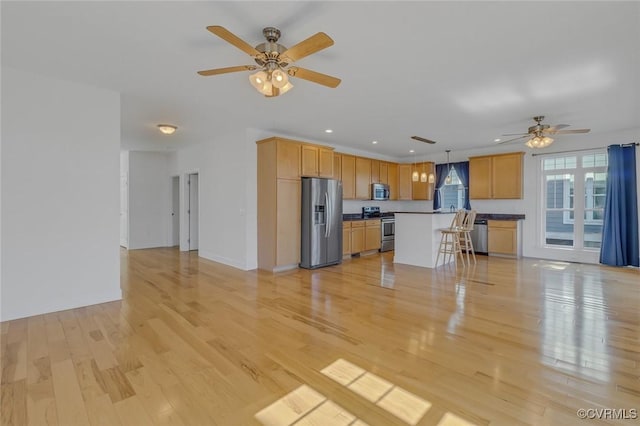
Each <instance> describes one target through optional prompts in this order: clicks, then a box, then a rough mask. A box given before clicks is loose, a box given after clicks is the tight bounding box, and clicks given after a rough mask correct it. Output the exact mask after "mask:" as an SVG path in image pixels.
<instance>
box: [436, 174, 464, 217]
mask: <svg viewBox="0 0 640 426" xmlns="http://www.w3.org/2000/svg"><path fill="white" fill-rule="evenodd" d="M449 176H450V177H451V182H450V183H447V182H446V181H445V184H444V186H443V187H442V190H441V191H442V210H443V211H448V210H451V206H453V209H454V210H460V209H463V208H464V185H462V182H460V178H459V177H458V174H457V173H456V169H455V168H454V167H453V166H451V171H450V172H449Z"/></svg>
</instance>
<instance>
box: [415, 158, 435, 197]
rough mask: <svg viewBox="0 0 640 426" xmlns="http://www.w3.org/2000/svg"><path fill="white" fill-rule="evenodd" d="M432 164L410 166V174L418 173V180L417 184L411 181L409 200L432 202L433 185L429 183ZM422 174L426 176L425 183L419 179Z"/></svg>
mask: <svg viewBox="0 0 640 426" xmlns="http://www.w3.org/2000/svg"><path fill="white" fill-rule="evenodd" d="M433 169H434V167H433V163H431V162H424V163H417V164H415V165H414V166H412V170H411V174H412V175H413V171H416V172H417V173H418V176H419V179H418V181H417V182H414V181H413V180H412V181H411V199H412V200H433V188H434V186H435V184H434V183H429V174H430V173H433ZM423 174H426V176H427V181H426V182H422V180H421V179H420V178H421V177H422V175H423Z"/></svg>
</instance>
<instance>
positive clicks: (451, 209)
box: [449, 204, 456, 213]
mask: <svg viewBox="0 0 640 426" xmlns="http://www.w3.org/2000/svg"><path fill="white" fill-rule="evenodd" d="M449 211H450V212H451V213H453V212H455V211H456V206H455V205H453V204H451V205H450V206H449Z"/></svg>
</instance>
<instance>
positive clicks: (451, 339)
mask: <svg viewBox="0 0 640 426" xmlns="http://www.w3.org/2000/svg"><path fill="white" fill-rule="evenodd" d="M122 287H123V292H124V298H123V300H122V301H121V302H113V303H107V304H102V305H96V306H90V307H85V308H80V309H74V310H70V311H65V312H59V313H54V314H48V315H41V316H36V317H31V318H27V319H22V320H16V321H11V322H5V323H2V324H1V331H2V336H1V337H2V405H1V408H2V419H1V420H2V424H3V425H10V424H15V425H26V424H37V425H41V424H42V425H43V424H54V425H55V424H58V425H64V426H67V425H76V424H81V425H83V424H92V425H99V424H104V425H119V424H123V425H135V426H140V425H145V424H153V425H161V424H166V425H245V424H247V425H250V424H267V425H275V424H283V425H284V424H292V423H294V422H298V423H297V424H300V425H303V424H316V425H339V424H358V425H362V424H369V425H406V424H420V425H435V424H440V425H453V424H478V425H484V424H503V425H518V424H535V425H544V424H547V425H562V424H577V423H580V422H581V421H580V419H579V418H578V417H577V415H576V412H577V410H578V409H580V408H584V409H595V408H615V409H627V410H631V409H640V274H639V273H638V271H637V270H629V269H615V268H607V267H599V266H594V265H580V264H568V263H560V262H551V261H538V260H533V259H525V260H521V261H514V260H508V259H500V258H487V257H483V256H480V257H479V259H478V264H477V266H476V267H475V268H469V269H466V270H461V269H459V270H457V271H456V270H455V269H454V268H448V267H441V268H439V269H436V270H430V269H422V268H416V267H410V266H402V265H394V264H393V263H392V257H391V255H390V254H389V253H387V254H384V255H373V256H368V257H363V258H360V259H353V260H350V261H347V262H345V263H344V264H342V265H340V266H336V267H330V268H324V269H321V270H316V271H305V270H298V271H292V272H288V273H282V274H276V275H272V274H269V273H263V272H257V271H252V272H242V271H238V270H235V269H233V268H230V267H226V266H223V265H220V264H216V263H213V262H209V261H206V260H202V259H199V258H198V257H197V255H196V254H194V253H186V254H185V253H183V254H180V253H179V252H178V251H176V250H174V249H154V250H140V251H131V252H126V251H123V252H122ZM632 413H633V412H632V411H628V414H629V415H632ZM637 421H638V420H626V421H625V420H606V421H601V420H597V419H596V420H590V421H588V422H587V423H585V424H603V423H616V422H619V423H621V424H632V423H635V422H637ZM467 422H468V423H467Z"/></svg>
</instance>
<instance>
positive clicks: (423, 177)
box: [420, 163, 428, 183]
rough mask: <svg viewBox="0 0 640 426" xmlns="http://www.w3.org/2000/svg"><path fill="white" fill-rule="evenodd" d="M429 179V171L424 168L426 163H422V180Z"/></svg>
mask: <svg viewBox="0 0 640 426" xmlns="http://www.w3.org/2000/svg"><path fill="white" fill-rule="evenodd" d="M427 180H428V176H427V172H426V171H425V170H424V163H422V173H420V182H423V183H425V182H427Z"/></svg>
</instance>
